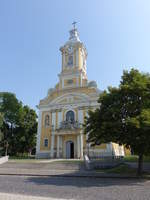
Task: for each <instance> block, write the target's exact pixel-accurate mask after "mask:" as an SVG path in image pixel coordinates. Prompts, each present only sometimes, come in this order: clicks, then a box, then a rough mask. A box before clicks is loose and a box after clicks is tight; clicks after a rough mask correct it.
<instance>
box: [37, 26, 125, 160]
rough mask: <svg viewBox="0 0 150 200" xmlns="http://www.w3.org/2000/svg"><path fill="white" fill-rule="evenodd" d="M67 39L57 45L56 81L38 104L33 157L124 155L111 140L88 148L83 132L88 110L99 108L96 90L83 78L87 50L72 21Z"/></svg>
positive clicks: (85, 73) (98, 92)
mask: <svg viewBox="0 0 150 200" xmlns="http://www.w3.org/2000/svg"><path fill="white" fill-rule="evenodd" d="M69 34H70V36H69V39H68V41H67V42H66V43H65V44H64V45H63V46H61V47H60V51H61V55H62V66H61V72H60V74H58V77H59V81H58V83H57V84H56V86H55V87H54V88H50V89H49V90H48V93H47V96H46V97H45V98H44V99H42V100H41V101H40V103H39V105H38V109H39V117H38V133H37V144H36V157H37V158H68V159H69V158H72V159H73V158H77V159H82V158H83V156H84V155H85V154H87V155H90V156H92V155H93V156H99V155H102V156H112V155H116V156H124V149H123V147H122V146H119V145H118V144H115V143H109V144H101V145H97V146H94V147H91V146H90V144H89V143H87V137H88V136H87V135H85V134H83V123H84V119H85V116H87V115H88V110H95V109H96V108H99V106H100V105H99V104H98V102H97V100H98V98H99V95H100V92H101V91H100V90H99V89H98V88H97V84H96V82H95V81H88V78H87V68H86V61H87V50H86V48H85V45H84V44H83V42H81V40H80V38H79V33H78V30H77V28H76V27H75V23H74V24H73V28H72V30H70V32H69Z"/></svg>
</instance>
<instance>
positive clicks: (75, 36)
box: [69, 21, 80, 41]
mask: <svg viewBox="0 0 150 200" xmlns="http://www.w3.org/2000/svg"><path fill="white" fill-rule="evenodd" d="M76 24H77V22H75V21H74V22H73V23H72V25H73V29H72V30H70V31H69V32H70V38H69V40H71V41H80V39H79V33H78V30H77V28H76Z"/></svg>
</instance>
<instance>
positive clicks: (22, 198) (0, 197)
mask: <svg viewBox="0 0 150 200" xmlns="http://www.w3.org/2000/svg"><path fill="white" fill-rule="evenodd" d="M0 200H57V199H56V198H51V197H35V196H27V195H19V194H8V193H0ZM59 200H65V199H59ZM68 200H73V199H68Z"/></svg>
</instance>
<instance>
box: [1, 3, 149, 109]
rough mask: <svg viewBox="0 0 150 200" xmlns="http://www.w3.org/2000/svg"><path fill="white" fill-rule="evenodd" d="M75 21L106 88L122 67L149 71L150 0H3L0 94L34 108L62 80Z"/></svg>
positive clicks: (94, 74) (95, 76)
mask: <svg viewBox="0 0 150 200" xmlns="http://www.w3.org/2000/svg"><path fill="white" fill-rule="evenodd" d="M74 20H75V21H77V22H78V25H77V27H78V30H79V33H80V39H81V40H82V41H83V42H84V44H85V45H86V47H87V51H88V59H87V68H88V78H89V80H96V81H97V83H98V87H99V88H100V89H101V90H103V89H106V88H107V86H109V85H112V86H117V85H118V84H119V81H120V77H121V75H122V71H123V69H130V68H131V67H136V68H138V69H139V70H140V71H143V72H150V1H149V0H13V1H12V0H0V91H9V92H13V93H15V94H16V96H17V98H19V99H20V100H21V101H22V102H23V103H24V104H28V105H29V106H31V107H32V108H35V106H36V105H37V104H38V103H39V100H40V99H42V98H43V97H45V96H46V94H47V90H48V88H50V87H53V86H54V85H55V84H56V83H57V81H58V77H57V74H58V73H59V72H60V70H61V54H60V52H59V47H60V46H62V45H63V44H64V43H65V42H66V41H67V40H68V37H69V33H68V31H69V30H70V29H71V23H72V22H73V21H74Z"/></svg>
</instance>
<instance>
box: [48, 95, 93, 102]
mask: <svg viewBox="0 0 150 200" xmlns="http://www.w3.org/2000/svg"><path fill="white" fill-rule="evenodd" d="M88 100H90V97H89V96H88V95H85V94H78V93H70V94H65V95H61V96H59V97H57V98H56V99H53V101H51V102H50V104H65V103H79V102H85V101H86V102H87V101H88Z"/></svg>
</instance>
